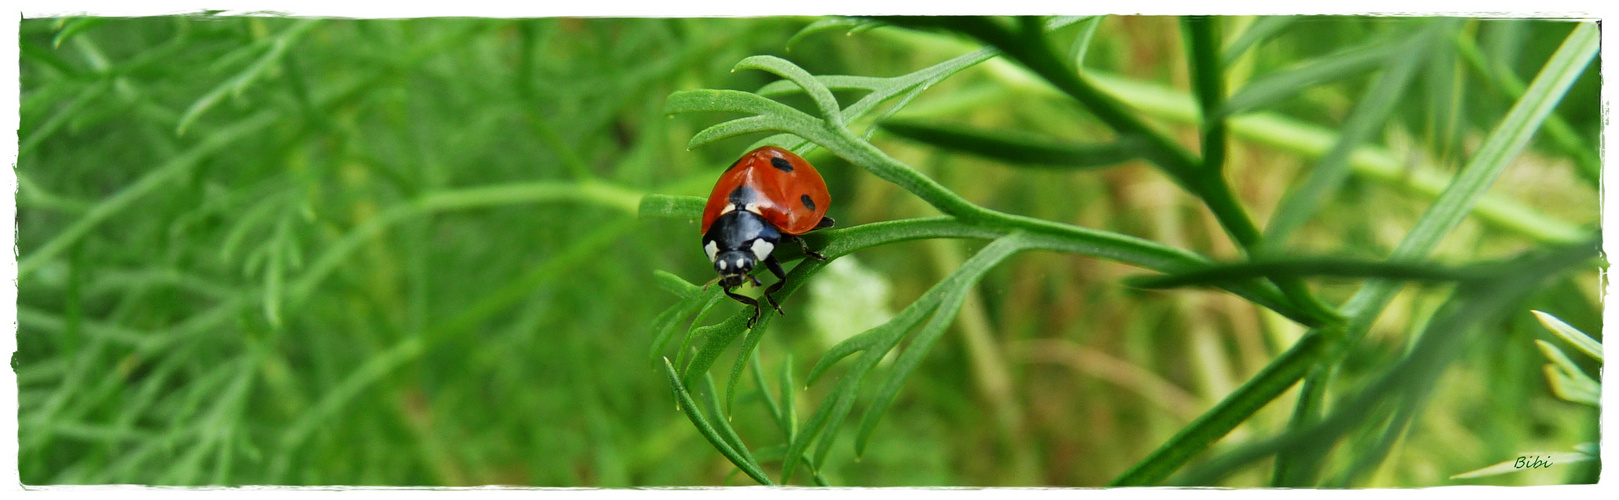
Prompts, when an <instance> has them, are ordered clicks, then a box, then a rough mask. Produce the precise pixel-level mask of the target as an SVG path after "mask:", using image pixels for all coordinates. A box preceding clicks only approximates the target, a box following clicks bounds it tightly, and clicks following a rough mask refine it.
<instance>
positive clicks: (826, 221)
mask: <svg viewBox="0 0 1619 500" xmlns="http://www.w3.org/2000/svg"><path fill="white" fill-rule="evenodd" d="M835 222H837V221H834V220H832V218H831V217H822V218H821V221H820V222H817V223H815V227H814V228H813V229H810V231H814V230H816V229H826V228H829V227H832V224H833V223H835Z"/></svg>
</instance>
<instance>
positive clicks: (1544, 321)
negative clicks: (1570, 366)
mask: <svg viewBox="0 0 1619 500" xmlns="http://www.w3.org/2000/svg"><path fill="white" fill-rule="evenodd" d="M1529 312H1532V313H1534V314H1535V319H1537V320H1540V324H1541V325H1543V326H1545V327H1546V329H1547V330H1551V332H1552V333H1554V334H1557V337H1558V338H1561V339H1563V341H1564V342H1568V343H1569V344H1570V345H1573V346H1574V347H1578V348H1579V349H1580V351H1581V352H1584V353H1585V355H1587V356H1590V357H1592V358H1594V359H1596V360H1597V362H1599V363H1600V362H1602V360H1603V358H1602V343H1601V342H1597V341H1596V339H1593V338H1591V336H1590V335H1586V334H1585V332H1582V331H1580V329H1578V328H1574V327H1572V326H1568V323H1564V322H1563V320H1561V319H1557V317H1556V316H1552V315H1550V314H1546V313H1543V312H1540V311H1529Z"/></svg>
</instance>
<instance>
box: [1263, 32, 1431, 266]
mask: <svg viewBox="0 0 1619 500" xmlns="http://www.w3.org/2000/svg"><path fill="white" fill-rule="evenodd" d="M1458 24H1460V22H1459V20H1454V19H1451V20H1443V21H1438V22H1434V23H1433V24H1432V25H1431V26H1430V27H1428V28H1427V29H1424V30H1421V31H1419V32H1417V33H1416V34H1415V35H1413V36H1411V38H1410V39H1408V40H1406V41H1405V42H1403V43H1400V44H1398V45H1397V46H1396V47H1395V48H1396V49H1397V51H1396V52H1394V53H1392V54H1387V56H1388V64H1387V66H1386V67H1385V69H1384V70H1383V73H1382V74H1381V75H1379V76H1378V78H1377V81H1376V82H1374V83H1373V84H1372V86H1371V87H1370V88H1367V89H1366V93H1365V94H1364V95H1363V96H1362V97H1361V100H1360V101H1359V102H1357V103H1356V104H1355V109H1354V110H1352V111H1350V112H1349V117H1348V118H1347V119H1345V120H1344V124H1343V127H1342V129H1343V132H1342V133H1340V134H1339V135H1338V142H1337V143H1335V144H1333V146H1332V149H1331V150H1329V151H1328V152H1327V154H1326V156H1324V157H1322V158H1321V159H1320V160H1318V161H1317V162H1316V164H1315V165H1314V167H1313V168H1311V169H1310V174H1309V178H1307V179H1305V182H1304V184H1303V185H1301V186H1298V187H1296V188H1294V189H1293V190H1291V191H1289V192H1288V193H1287V194H1286V195H1285V196H1283V197H1282V201H1281V202H1280V203H1278V204H1277V207H1276V210H1275V212H1274V213H1275V215H1273V216H1272V217H1271V221H1270V227H1269V228H1267V230H1266V231H1265V242H1266V246H1267V248H1268V250H1270V251H1281V249H1282V248H1283V247H1284V245H1285V243H1286V242H1287V239H1288V237H1289V236H1291V235H1292V233H1293V232H1294V231H1296V230H1297V229H1298V228H1300V227H1302V226H1304V224H1305V222H1306V221H1308V220H1309V219H1310V218H1311V217H1312V216H1314V215H1315V213H1316V211H1317V210H1319V209H1320V208H1321V206H1322V205H1323V204H1325V203H1326V201H1328V200H1331V199H1333V198H1334V197H1335V196H1336V195H1337V193H1338V190H1339V189H1340V188H1341V187H1342V186H1343V184H1344V182H1345V181H1347V180H1348V179H1349V174H1350V168H1349V156H1350V155H1351V154H1353V153H1354V152H1355V150H1356V149H1357V148H1359V147H1360V145H1361V144H1362V143H1364V142H1367V141H1369V140H1371V139H1372V135H1373V134H1374V133H1375V132H1376V131H1378V130H1380V129H1382V128H1383V126H1384V123H1385V122H1387V121H1388V117H1389V114H1390V113H1392V112H1393V111H1394V106H1395V104H1396V103H1398V102H1399V100H1400V97H1401V96H1402V95H1404V94H1405V89H1406V86H1407V85H1408V84H1409V83H1410V82H1411V79H1412V77H1413V76H1414V75H1415V74H1416V72H1417V69H1418V67H1419V65H1421V64H1422V62H1423V61H1424V60H1425V59H1426V58H1427V57H1428V53H1429V52H1431V51H1433V50H1434V49H1431V48H1430V47H1436V46H1437V47H1442V45H1437V44H1435V43H1434V41H1435V40H1440V39H1443V38H1442V37H1444V36H1446V35H1447V34H1448V33H1449V32H1451V31H1454V30H1455V28H1456V26H1457V25H1458Z"/></svg>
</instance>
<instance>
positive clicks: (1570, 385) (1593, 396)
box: [1535, 339, 1602, 406]
mask: <svg viewBox="0 0 1619 500" xmlns="http://www.w3.org/2000/svg"><path fill="white" fill-rule="evenodd" d="M1535 345H1536V346H1539V347H1540V352H1541V354H1543V355H1545V356H1546V359H1548V360H1551V364H1548V365H1546V366H1545V372H1546V382H1547V383H1548V384H1550V385H1551V387H1552V393H1554V394H1556V395H1557V397H1559V398H1562V399H1563V400H1564V401H1572V402H1575V403H1582V404H1586V405H1590V406H1601V405H1602V401H1601V399H1602V384H1601V383H1600V382H1597V381H1595V380H1592V379H1591V377H1590V376H1588V375H1586V374H1585V372H1583V371H1580V367H1579V366H1578V365H1575V364H1574V361H1573V360H1570V359H1568V356H1567V355H1565V354H1563V350H1562V349H1558V348H1557V346H1554V345H1552V344H1551V343H1550V342H1546V341H1544V340H1540V339H1535Z"/></svg>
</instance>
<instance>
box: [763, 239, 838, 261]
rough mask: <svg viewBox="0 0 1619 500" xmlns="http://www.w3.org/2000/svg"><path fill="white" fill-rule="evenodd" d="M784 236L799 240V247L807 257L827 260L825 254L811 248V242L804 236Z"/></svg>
mask: <svg viewBox="0 0 1619 500" xmlns="http://www.w3.org/2000/svg"><path fill="white" fill-rule="evenodd" d="M782 238H783V239H789V240H793V241H796V242H798V248H800V249H803V250H804V256H805V257H809V258H811V259H815V260H826V256H825V255H821V254H820V253H817V252H815V251H813V250H810V249H809V242H806V241H804V239H803V238H799V237H797V236H793V235H787V234H784V235H782ZM771 257H775V256H774V255H772V256H771Z"/></svg>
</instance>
